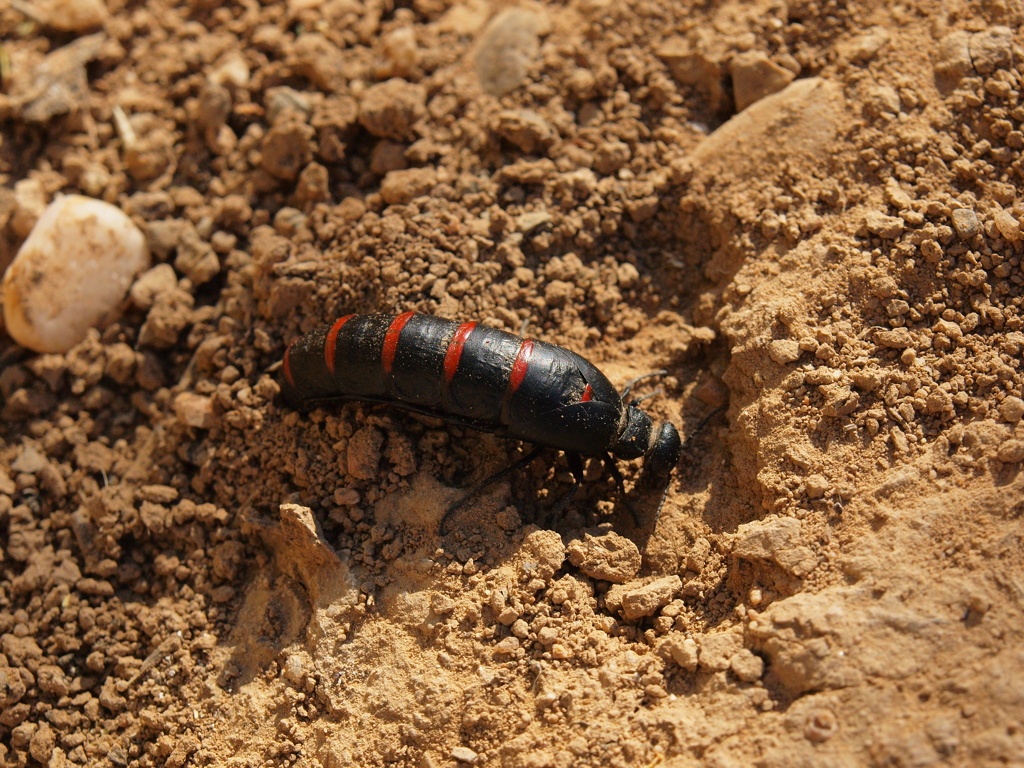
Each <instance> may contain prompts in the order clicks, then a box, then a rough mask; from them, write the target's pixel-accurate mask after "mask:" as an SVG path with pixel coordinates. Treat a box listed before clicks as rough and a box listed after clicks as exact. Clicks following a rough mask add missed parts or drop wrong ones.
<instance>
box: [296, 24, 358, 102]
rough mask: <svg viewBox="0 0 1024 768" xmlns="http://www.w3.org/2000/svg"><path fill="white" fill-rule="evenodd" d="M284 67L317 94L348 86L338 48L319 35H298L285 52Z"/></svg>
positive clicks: (316, 33) (309, 33) (317, 33)
mask: <svg viewBox="0 0 1024 768" xmlns="http://www.w3.org/2000/svg"><path fill="white" fill-rule="evenodd" d="M289 54H290V55H289V57H288V59H287V64H288V66H289V67H290V68H291V70H292V72H294V73H295V74H296V75H299V76H300V77H305V78H306V79H307V80H309V82H311V83H312V84H313V85H314V86H316V87H317V88H319V89H320V90H321V91H325V92H327V93H334V92H335V91H339V90H341V89H342V88H344V87H345V86H346V85H347V83H348V78H347V77H346V76H345V56H344V54H343V53H342V51H341V49H340V48H338V46H336V45H335V44H334V43H332V42H331V41H330V40H328V39H327V38H326V37H325V36H324V35H321V34H320V33H319V32H312V31H306V32H304V33H303V34H301V35H299V36H298V37H297V38H296V40H295V43H294V44H293V45H292V46H291V49H290V51H289Z"/></svg>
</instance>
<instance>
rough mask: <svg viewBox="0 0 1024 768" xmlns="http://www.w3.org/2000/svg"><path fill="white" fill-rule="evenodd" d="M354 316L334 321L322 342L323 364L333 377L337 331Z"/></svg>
mask: <svg viewBox="0 0 1024 768" xmlns="http://www.w3.org/2000/svg"><path fill="white" fill-rule="evenodd" d="M353 317H355V315H345V316H344V317H339V318H338V319H337V320H335V321H334V325H332V326H331V330H329V331H328V332H327V340H326V341H324V362H325V363H326V364H327V370H328V371H330V372H331V375H332V376H333V375H334V353H335V351H336V350H337V346H338V331H340V330H341V326H343V325H344V324H345V323H347V322H348V321H349V320H351V319H352V318H353Z"/></svg>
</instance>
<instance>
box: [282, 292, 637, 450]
mask: <svg viewBox="0 0 1024 768" xmlns="http://www.w3.org/2000/svg"><path fill="white" fill-rule="evenodd" d="M282 368H283V370H282V391H283V394H284V397H285V399H286V400H287V401H288V402H290V403H292V404H293V405H306V404H309V403H311V402H315V401H319V400H329V399H337V398H343V399H344V398H347V399H361V400H370V401H376V402H390V403H393V404H394V405H396V406H398V407H404V408H408V409H411V410H415V411H420V412H425V413H430V414H433V415H436V416H438V417H440V418H445V419H449V420H455V421H460V422H464V423H468V424H470V425H471V426H474V427H476V428H478V429H483V430H487V431H491V432H497V433H500V434H502V435H505V436H508V437H514V438H518V439H521V440H527V441H530V442H533V443H537V444H540V445H546V446H550V447H553V448H558V449H561V450H566V451H573V452H577V453H585V454H595V453H601V452H603V451H606V450H607V449H608V448H609V446H610V445H611V444H612V443H613V441H614V439H615V437H616V435H617V432H618V429H619V422H620V420H621V415H622V405H621V402H620V400H619V396H618V393H617V392H616V391H615V388H614V387H613V386H612V385H611V382H609V381H608V379H607V378H606V377H605V376H604V374H602V373H601V372H600V371H599V370H598V369H597V368H596V367H595V366H593V365H592V364H591V363H589V362H588V361H587V360H585V359H584V358H582V357H580V356H579V355H577V354H575V353H574V352H570V351H569V350H567V349H563V348H562V347H558V346H555V345H554V344H548V343H546V342H542V341H534V340H531V339H523V338H520V337H519V336H516V335H514V334H511V333H508V332H506V331H502V330H499V329H497V328H490V327H487V326H484V325H480V324H478V323H473V322H470V323H462V324H459V323H456V322H453V321H450V320H443V319H440V318H436V317H431V316H429V315H421V314H417V313H414V312H406V313H404V314H401V315H397V316H396V315H347V316H345V317H342V318H339V319H338V320H336V321H335V322H334V323H333V324H332V325H330V326H325V327H323V328H319V329H317V330H315V331H312V332H311V333H308V334H306V335H305V336H302V337H300V338H299V339H297V340H296V341H295V342H294V343H293V344H292V345H291V346H290V347H289V348H288V350H287V351H286V352H285V357H284V364H283V367H282Z"/></svg>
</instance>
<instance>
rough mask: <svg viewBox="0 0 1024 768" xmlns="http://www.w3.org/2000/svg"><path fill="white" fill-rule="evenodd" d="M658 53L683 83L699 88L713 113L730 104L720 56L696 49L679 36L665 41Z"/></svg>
mask: <svg viewBox="0 0 1024 768" xmlns="http://www.w3.org/2000/svg"><path fill="white" fill-rule="evenodd" d="M655 55H656V56H657V57H658V58H659V59H661V60H662V61H663V62H665V66H667V67H668V69H669V72H671V73H672V77H674V78H675V79H676V80H678V81H679V82H680V83H682V84H684V85H692V86H695V87H697V88H699V89H700V90H701V92H702V93H703V95H704V96H705V98H706V99H707V100H708V106H709V107H710V109H711V111H712V112H720V111H722V109H723V108H725V107H726V106H727V103H728V94H727V92H726V89H725V88H724V87H723V85H722V84H723V82H724V81H725V79H726V78H725V75H726V72H725V66H724V64H723V62H722V61H721V59H720V58H719V56H717V55H715V54H712V53H710V52H708V51H704V50H700V49H699V48H694V47H693V46H691V45H690V43H689V42H688V41H687V40H686V39H685V38H683V37H680V36H674V37H670V38H668V39H667V40H665V42H664V43H662V45H661V47H660V48H658V49H657V50H656V51H655Z"/></svg>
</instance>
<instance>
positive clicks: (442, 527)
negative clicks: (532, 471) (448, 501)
mask: <svg viewBox="0 0 1024 768" xmlns="http://www.w3.org/2000/svg"><path fill="white" fill-rule="evenodd" d="M543 451H544V448H543V447H537V448H534V449H533V450H532V451H530V452H529V453H527V454H526V455H525V456H523V457H522V458H520V459H519V460H517V461H515V462H514V463H512V464H510V465H509V466H507V467H505V468H504V469H502V470H499V471H497V472H495V473H494V474H493V475H491V476H490V477H488V478H487V479H486V480H484V481H483V482H481V483H480V484H479V485H475V486H474V487H473V488H471V489H470V490H469V492H467V493H466V494H465V495H464V496H463V497H462V498H460V499H459V500H458V501H456V502H455V503H454V504H452V505H451V506H450V507H448V509H447V510H446V511H445V513H444V515H442V516H441V522H440V524H439V525H438V527H437V531H438V533H440V534H441V535H442V536H444V535H446V534H447V532H448V531H447V528H448V522H449V520H451V518H452V515H454V514H455V513H456V512H458V511H459V510H460V509H462V507H464V506H466V503H467V502H468V501H469V500H470V499H472V498H473V497H475V496H478V495H479V494H480V492H481V491H483V490H485V489H487V488H490V487H491V486H492V485H494V484H495V483H497V482H498V481H499V480H501V479H502V478H504V477H507V476H508V475H510V474H512V473H513V472H515V471H517V470H520V469H522V468H523V467H525V466H527V465H529V464H530V462H532V461H533V460H534V459H536V458H537V457H538V456H540V454H541V453H542V452H543Z"/></svg>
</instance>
